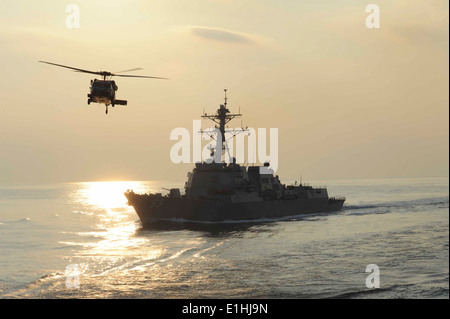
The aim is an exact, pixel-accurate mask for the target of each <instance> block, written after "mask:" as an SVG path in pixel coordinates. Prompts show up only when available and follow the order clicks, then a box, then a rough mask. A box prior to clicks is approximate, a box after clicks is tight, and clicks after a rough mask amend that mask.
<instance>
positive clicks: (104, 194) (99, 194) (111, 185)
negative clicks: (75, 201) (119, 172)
mask: <svg viewBox="0 0 450 319" xmlns="http://www.w3.org/2000/svg"><path fill="white" fill-rule="evenodd" d="M83 185H84V186H85V187H83V188H82V189H81V190H80V194H79V195H80V197H81V198H80V199H81V200H82V201H83V202H84V203H85V204H87V205H92V206H95V207H97V208H102V209H114V208H121V207H126V206H127V199H126V198H125V196H124V194H123V193H124V192H126V190H128V189H133V190H137V189H140V188H142V186H143V185H142V182H133V181H131V182H130V181H125V182H122V181H119V182H89V183H83Z"/></svg>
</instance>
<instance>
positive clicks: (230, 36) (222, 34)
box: [190, 27, 253, 43]
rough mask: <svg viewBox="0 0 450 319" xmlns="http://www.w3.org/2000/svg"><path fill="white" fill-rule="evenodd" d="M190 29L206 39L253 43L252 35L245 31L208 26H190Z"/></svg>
mask: <svg viewBox="0 0 450 319" xmlns="http://www.w3.org/2000/svg"><path fill="white" fill-rule="evenodd" d="M190 29H191V32H192V33H193V34H194V35H196V36H199V37H202V38H206V39H211V40H216V41H222V42H235V43H253V40H252V39H251V37H250V36H249V35H246V34H243V33H237V32H232V31H228V30H224V29H217V28H207V27H190Z"/></svg>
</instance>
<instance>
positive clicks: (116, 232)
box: [0, 177, 449, 299]
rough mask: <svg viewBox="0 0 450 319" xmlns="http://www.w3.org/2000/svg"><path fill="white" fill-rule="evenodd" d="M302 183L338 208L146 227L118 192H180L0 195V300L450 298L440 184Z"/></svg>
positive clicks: (8, 191)
mask: <svg viewBox="0 0 450 319" xmlns="http://www.w3.org/2000/svg"><path fill="white" fill-rule="evenodd" d="M310 184H311V185H326V186H327V187H328V192H329V194H330V196H345V197H346V198H347V200H346V202H345V204H344V208H343V210H342V211H339V212H334V213H331V214H315V215H308V216H306V215H298V216H294V217H289V218H284V219H280V220H273V221H269V220H259V221H254V222H245V221H240V222H225V223H186V222H180V221H178V222H167V223H158V224H155V226H154V227H152V228H151V229H142V227H141V224H140V222H139V219H138V217H137V215H136V214H135V212H134V210H133V208H132V207H131V206H128V205H127V203H126V198H125V197H124V196H123V192H125V191H126V190H127V189H133V190H135V191H136V192H149V191H153V192H165V191H164V190H163V189H162V187H167V188H171V187H180V188H182V186H183V183H165V182H162V181H144V182H86V183H64V184H49V185H0V298H2V299H7V298H21V299H22V298H26V299H27V298H33V299H34V298H51V299H59V298H152V299H154V298H158V299H169V298H187V299H199V298H233V299H234V298H250V299H253V298H255V299H256V298H270V299H272V298H273V299H278V298H283V299H285V298H302V299H303V298H308V299H309V298H314V299H315V298H318V299H319V298H320V299H322V298H377V299H378V298H427V299H428V298H433V299H434V298H439V299H442V298H449V245H448V244H449V179H448V178H447V177H446V178H397V179H393V178H392V179H334V180H326V181H325V180H314V181H311V182H310ZM366 270H367V272H366Z"/></svg>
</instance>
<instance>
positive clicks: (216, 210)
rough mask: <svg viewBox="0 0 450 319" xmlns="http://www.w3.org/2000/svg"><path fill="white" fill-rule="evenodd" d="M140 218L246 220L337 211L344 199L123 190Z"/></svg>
mask: <svg viewBox="0 0 450 319" xmlns="http://www.w3.org/2000/svg"><path fill="white" fill-rule="evenodd" d="M125 196H126V197H127V199H128V202H129V204H130V205H132V206H133V207H134V209H135V211H136V213H137V215H138V216H139V219H140V220H141V222H142V225H143V227H144V228H145V227H147V226H150V225H151V223H152V222H154V221H155V220H170V219H181V220H186V221H200V222H223V221H228V220H231V221H236V220H240V221H246V220H256V219H271V218H280V217H288V216H295V215H301V214H317V213H326V212H332V211H338V210H340V209H341V208H342V206H343V204H344V199H328V198H316V199H289V200H265V201H254V202H238V203H232V202H229V203H227V202H225V203H224V202H222V201H213V200H199V199H185V198H183V199H182V198H164V197H163V198H160V199H155V198H149V197H148V196H145V195H139V194H125Z"/></svg>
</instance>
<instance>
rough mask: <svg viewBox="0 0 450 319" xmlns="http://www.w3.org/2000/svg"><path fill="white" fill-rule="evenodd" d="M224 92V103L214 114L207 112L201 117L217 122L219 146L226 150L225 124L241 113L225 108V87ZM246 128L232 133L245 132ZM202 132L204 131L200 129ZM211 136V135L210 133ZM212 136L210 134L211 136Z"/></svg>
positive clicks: (226, 99) (226, 98)
mask: <svg viewBox="0 0 450 319" xmlns="http://www.w3.org/2000/svg"><path fill="white" fill-rule="evenodd" d="M224 92H225V102H224V104H221V105H220V107H219V108H218V109H217V112H216V114H214V115H208V114H206V113H205V114H204V115H202V118H207V119H209V120H211V121H213V122H215V123H217V124H218V125H219V127H217V125H216V129H219V131H220V134H221V137H222V141H221V142H220V146H221V147H222V150H226V149H227V148H226V142H227V141H226V139H225V132H226V128H225V125H226V124H227V123H228V122H230V121H231V120H232V119H234V118H236V117H241V116H242V114H240V113H236V114H232V113H230V110H229V109H228V108H227V101H228V97H227V89H224ZM245 131H248V130H244V129H242V130H239V131H236V130H234V131H233V132H234V135H233V137H234V136H235V135H236V134H239V133H242V132H245ZM202 132H206V131H202ZM206 133H210V132H206ZM210 136H211V135H210ZM211 137H212V136H211ZM217 147H219V141H217Z"/></svg>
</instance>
